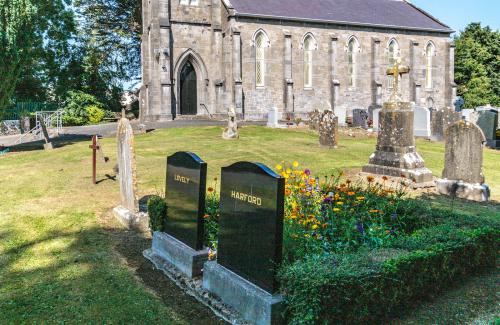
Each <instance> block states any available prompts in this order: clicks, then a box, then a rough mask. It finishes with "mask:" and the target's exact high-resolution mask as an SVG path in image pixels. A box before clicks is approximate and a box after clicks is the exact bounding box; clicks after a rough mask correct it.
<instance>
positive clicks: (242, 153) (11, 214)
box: [0, 126, 500, 324]
mask: <svg viewBox="0 0 500 325" xmlns="http://www.w3.org/2000/svg"><path fill="white" fill-rule="evenodd" d="M220 135H221V128H219V127H207V128H185V129H167V130H159V131H155V132H153V133H149V134H146V135H141V136H137V137H136V155H137V161H138V170H137V173H138V178H139V179H138V185H139V189H140V196H144V195H148V194H155V193H160V192H163V191H164V177H165V158H166V156H167V155H169V154H172V153H174V152H176V151H181V150H182V151H193V152H195V153H197V154H198V155H199V156H200V157H201V158H202V159H204V160H205V161H207V162H208V171H209V181H208V183H209V184H210V183H211V180H212V179H213V178H214V177H218V176H219V173H220V167H222V166H227V165H229V164H231V163H232V162H236V161H239V160H249V161H258V162H262V163H265V164H268V165H269V166H270V167H274V165H275V164H276V163H279V162H281V161H282V160H284V161H288V162H292V161H294V160H297V161H299V162H300V163H301V165H302V166H304V167H308V168H310V169H312V170H313V171H316V172H319V173H324V174H326V173H329V172H330V171H331V170H333V169H347V170H348V171H349V172H356V171H359V169H360V168H361V167H362V166H363V165H364V164H365V163H366V162H367V160H368V157H369V155H370V154H371V153H372V152H373V150H374V147H375V139H374V138H368V137H358V138H351V137H343V138H342V139H341V141H340V148H339V149H337V150H327V149H323V148H320V147H319V146H318V144H317V136H316V135H314V134H313V133H310V132H304V131H289V130H270V129H266V128H263V127H253V126H252V127H245V128H243V129H242V131H241V139H240V140H238V141H229V142H228V141H223V140H222V139H221V137H220ZM101 143H102V144H103V147H104V152H105V153H106V154H107V155H109V156H110V158H111V162H110V163H108V164H106V165H105V164H103V163H100V164H99V170H98V175H99V177H100V178H101V179H103V181H102V182H100V183H99V185H97V186H94V185H92V184H91V168H90V167H91V159H90V158H91V150H90V149H89V148H88V145H89V141H84V142H74V143H65V145H64V146H62V147H60V148H58V149H56V150H55V151H52V152H45V151H41V150H30V149H33V148H30V147H25V148H24V149H25V150H26V151H23V152H20V153H14V154H11V155H8V156H4V157H0V175H2V177H1V179H0V198H1V201H0V311H1V312H0V323H1V324H5V323H22V322H38V323H52V322H56V321H57V322H69V323H81V322H85V323H89V322H93V323H125V322H126V323H163V324H165V323H176V324H191V323H193V320H194V319H196V320H197V324H201V323H206V324H212V323H216V322H217V320H216V318H214V317H213V316H212V315H211V313H210V312H209V311H208V310H207V309H205V308H203V307H202V306H200V305H199V304H197V303H196V302H195V301H194V300H193V299H191V298H190V297H187V296H186V295H184V294H183V293H182V292H181V291H180V290H178V289H177V288H175V287H174V286H173V285H172V284H169V283H168V281H165V283H159V282H158V281H156V280H152V278H150V277H148V276H146V277H145V276H144V273H147V272H152V271H151V268H148V266H145V265H147V264H142V263H143V262H142V258H141V256H140V251H141V249H143V248H144V247H146V246H147V245H148V242H147V239H146V238H144V236H142V237H141V236H139V235H137V234H135V233H132V232H127V231H125V230H123V229H121V228H120V227H119V226H118V225H117V224H116V223H115V222H114V221H113V220H112V218H111V217H110V214H109V211H110V210H111V209H112V208H113V207H114V206H115V205H116V204H117V203H118V200H119V190H118V184H117V183H116V182H114V181H112V180H109V179H107V178H106V177H105V176H104V175H105V174H113V172H112V168H113V166H114V162H115V161H116V159H115V156H114V155H115V151H116V150H115V146H116V143H115V140H114V139H103V140H102V141H101ZM417 145H418V150H419V152H420V153H421V154H422V156H423V157H424V159H425V160H426V163H427V167H429V168H430V169H431V170H432V171H433V172H434V173H435V174H436V175H440V173H441V171H442V169H443V160H444V146H443V144H441V143H431V142H427V141H420V140H419V141H418V143H417ZM499 162H500V152H499V151H493V150H487V149H486V150H485V163H484V170H485V175H486V179H487V182H488V183H489V184H490V186H491V190H492V193H493V199H494V200H496V201H495V202H492V203H490V204H476V203H465V202H463V201H457V202H452V201H451V200H449V199H446V198H442V197H437V198H435V199H434V200H432V201H429V202H430V203H429V204H434V205H439V206H445V207H447V208H452V207H453V208H454V209H460V210H462V211H464V212H468V213H479V214H484V215H488V216H491V217H492V218H499V217H500V205H499V202H498V201H500V169H499V168H498V163H499ZM134 236H136V237H137V236H139V237H141V238H139V239H138V241H135V242H139V243H140V244H137V245H135V244H134V245H132V244H130V242H132V241H134V240H133V239H134V238H135V237H134ZM127 245H128V246H127ZM151 276H153V275H151ZM485 278H486V279H487V280H484V279H485ZM471 281H476V282H469V284H467V283H466V284H464V285H463V286H459V287H457V288H456V289H454V290H453V291H452V294H447V295H445V296H444V297H443V298H442V299H445V300H441V301H439V300H438V301H436V302H435V303H434V302H432V304H433V306H434V307H435V308H430V307H429V306H428V305H424V306H423V307H421V308H418V309H416V310H415V311H414V312H412V313H410V314H409V315H408V317H406V318H402V320H400V321H398V323H402V324H417V323H427V321H425V320H428V321H429V323H435V322H434V321H435V319H434V320H432V321H431V319H433V318H435V317H438V319H441V320H442V322H443V323H454V322H453V320H456V315H458V314H460V319H462V320H471V321H472V320H477V319H478V317H479V318H480V319H487V320H491V319H492V317H493V316H492V310H493V311H494V310H495V309H494V308H495V299H491V297H489V298H488V299H486V298H485V297H484V296H485V295H481V294H480V293H477V294H474V292H475V291H474V290H476V291H477V290H479V291H480V292H482V293H484V292H488V293H490V292H491V293H492V294H494V293H495V292H496V291H495V289H494V288H495V287H496V283H498V274H497V273H493V274H486V275H482V276H481V278H480V280H477V279H476V280H474V279H472V280H471ZM471 283H472V284H471ZM461 292H462V293H463V294H461ZM465 293H467V294H465ZM457 295H458V297H465V298H464V299H462V300H461V299H458V300H460V303H455V304H454V303H453V301H457ZM469 296H470V297H472V298H470V299H468V298H467V297H469ZM450 297H451V298H450ZM478 297H479V298H478ZM481 297H482V298H484V299H481ZM446 299H452V300H453V299H454V300H453V301H451V300H450V305H451V306H455V305H459V306H460V308H461V309H460V311H457V312H456V313H453V312H449V311H447V308H448V303H447V301H448V300H446ZM464 306H465V307H464ZM471 306H476V307H477V308H475V307H471ZM429 308H430V309H431V310H433V314H432V315H434V316H432V315H431V316H429V315H428V313H427V314H425V313H423V314H422V313H421V310H422V312H423V310H424V309H425V311H426V312H427V311H428V310H429ZM457 308H458V307H457ZM453 317H455V318H453Z"/></svg>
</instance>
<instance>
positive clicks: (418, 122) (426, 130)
mask: <svg viewBox="0 0 500 325" xmlns="http://www.w3.org/2000/svg"><path fill="white" fill-rule="evenodd" d="M413 112H414V120H413V130H414V132H415V136H416V137H424V138H430V136H431V111H430V110H429V109H428V108H426V107H422V106H415V107H414V109H413Z"/></svg>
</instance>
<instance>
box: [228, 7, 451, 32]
mask: <svg viewBox="0 0 500 325" xmlns="http://www.w3.org/2000/svg"><path fill="white" fill-rule="evenodd" d="M230 2H231V5H232V6H233V8H234V9H235V11H236V15H237V16H242V17H262V18H271V19H290V20H305V21H317V22H330V23H340V24H347V25H360V26H376V27H386V28H387V27H388V28H401V29H408V30H427V31H438V32H447V33H452V32H453V30H452V29H451V28H450V27H448V26H447V25H445V24H443V23H442V22H440V21H439V20H437V19H436V18H434V17H432V16H431V15H430V14H428V13H426V12H425V11H423V10H422V9H420V8H417V7H416V6H414V5H412V4H411V3H408V2H407V1H404V0H230Z"/></svg>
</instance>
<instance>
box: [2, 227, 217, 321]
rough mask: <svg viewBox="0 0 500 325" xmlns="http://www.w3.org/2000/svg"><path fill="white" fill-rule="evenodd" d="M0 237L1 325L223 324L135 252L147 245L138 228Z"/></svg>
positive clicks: (147, 242) (92, 229) (95, 229)
mask: <svg viewBox="0 0 500 325" xmlns="http://www.w3.org/2000/svg"><path fill="white" fill-rule="evenodd" d="M0 235H1V238H2V241H3V243H7V244H8V245H11V246H10V247H8V246H5V248H6V249H5V250H4V251H3V253H2V255H1V256H0V283H1V285H0V310H1V311H2V312H1V313H0V323H2V324H15V323H24V322H29V323H31V322H35V323H44V322H48V323H56V322H58V323H122V324H123V323H143V324H149V323H151V324H165V323H169V324H170V323H175V324H192V322H193V320H196V324H219V323H222V322H220V321H219V320H218V319H217V318H216V317H215V316H214V315H213V314H212V313H211V312H210V311H209V310H208V309H206V308H205V307H203V306H202V305H201V304H199V303H197V302H196V301H195V300H194V298H192V297H190V296H188V295H186V294H185V293H184V292H183V291H182V290H181V289H179V288H178V287H177V286H175V284H173V283H172V282H170V281H169V280H168V279H167V278H166V277H164V276H163V275H162V274H161V273H160V272H157V271H155V270H154V269H153V267H152V265H151V264H150V263H149V262H147V261H146V260H145V259H144V258H143V257H142V251H143V250H144V249H146V248H148V247H149V246H150V242H149V240H148V238H146V236H145V235H143V234H140V233H136V232H131V231H126V230H124V229H122V228H115V227H106V228H105V229H103V228H100V227H92V228H88V229H81V230H80V231H71V232H66V231H49V232H47V233H46V234H44V235H42V236H40V237H39V238H35V239H30V238H28V237H27V236H24V237H23V236H22V234H16V233H14V232H8V231H2V232H1V233H0ZM117 257H118V258H117ZM138 279H139V281H137V280H138ZM141 283H142V284H141ZM144 285H145V286H146V287H147V288H148V290H145V288H144ZM148 291H149V292H148ZM151 293H153V294H151ZM155 296H157V297H160V298H161V301H158V300H157V298H155ZM162 302H163V303H162Z"/></svg>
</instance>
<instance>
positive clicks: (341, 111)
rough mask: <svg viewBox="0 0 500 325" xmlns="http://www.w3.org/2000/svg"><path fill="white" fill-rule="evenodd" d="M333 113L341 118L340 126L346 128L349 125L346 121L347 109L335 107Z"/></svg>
mask: <svg viewBox="0 0 500 325" xmlns="http://www.w3.org/2000/svg"><path fill="white" fill-rule="evenodd" d="M333 112H334V113H335V116H337V117H338V118H339V121H338V123H339V125H340V126H346V125H347V123H346V120H347V110H346V108H345V107H335V109H334V110H333Z"/></svg>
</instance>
